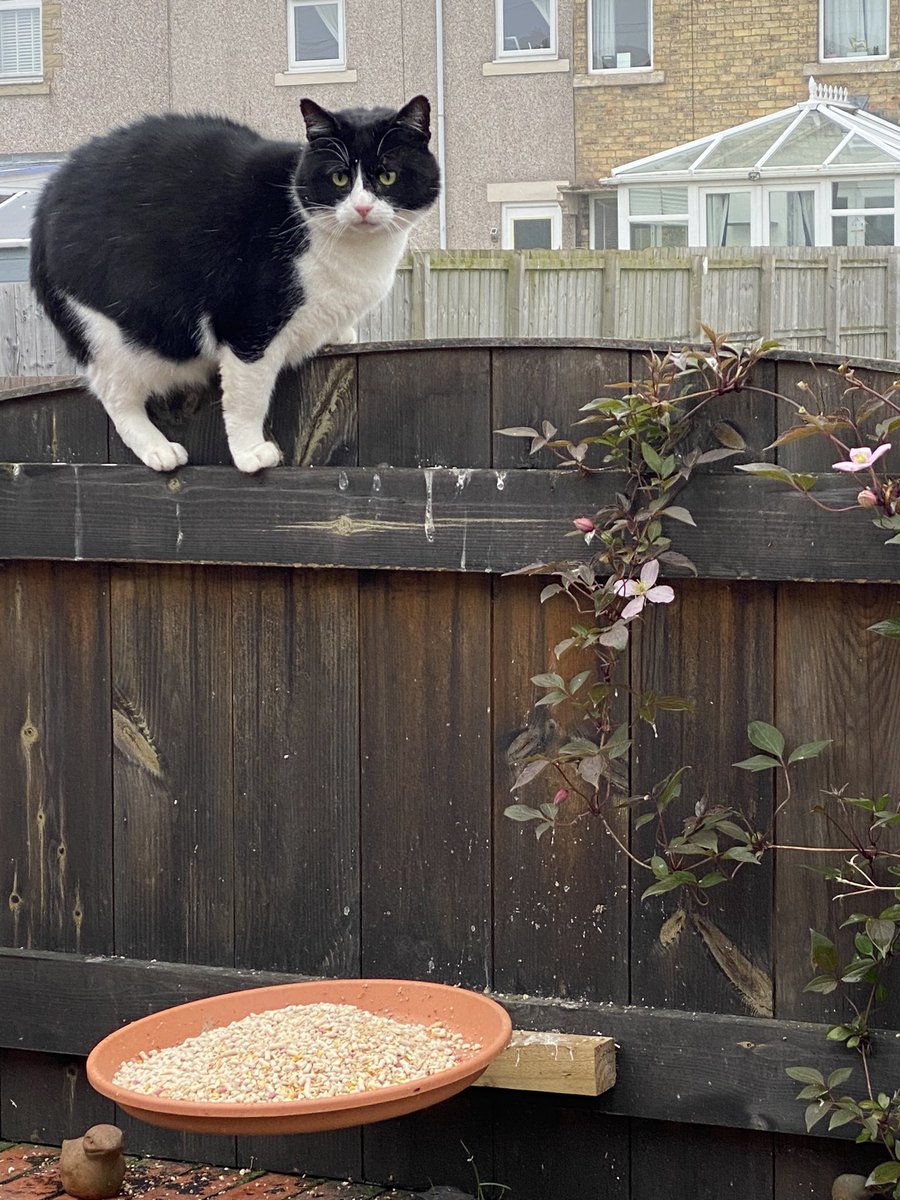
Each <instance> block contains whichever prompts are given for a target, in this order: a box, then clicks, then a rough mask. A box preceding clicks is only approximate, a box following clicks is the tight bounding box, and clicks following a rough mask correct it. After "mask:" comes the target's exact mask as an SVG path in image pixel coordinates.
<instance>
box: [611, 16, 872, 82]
mask: <svg viewBox="0 0 900 1200" xmlns="http://www.w3.org/2000/svg"><path fill="white" fill-rule="evenodd" d="M885 2H886V0H885ZM648 7H649V9H650V13H649V18H650V19H649V20H648V22H647V41H648V43H649V45H648V46H647V49H648V51H649V54H650V65H649V66H647V67H595V66H594V0H587V60H588V61H587V66H588V74H589V75H618V74H619V73H620V72H626V71H627V72H628V73H629V74H632V73H633V72H635V71H652V70H653V0H648Z"/></svg>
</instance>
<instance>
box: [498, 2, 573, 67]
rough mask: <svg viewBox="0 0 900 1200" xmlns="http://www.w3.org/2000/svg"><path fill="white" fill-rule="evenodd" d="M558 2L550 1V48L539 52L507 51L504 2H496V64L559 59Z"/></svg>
mask: <svg viewBox="0 0 900 1200" xmlns="http://www.w3.org/2000/svg"><path fill="white" fill-rule="evenodd" d="M556 4H557V0H550V46H549V47H548V48H543V49H538V50H507V49H506V37H505V35H504V32H503V0H494V18H495V24H496V34H495V41H496V46H495V55H496V56H495V58H494V62H510V61H512V62H516V61H519V62H523V61H524V62H533V61H534V60H535V59H547V58H557V57H558V54H559V49H558V45H557V33H556V30H557V15H556Z"/></svg>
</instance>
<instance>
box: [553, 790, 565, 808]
mask: <svg viewBox="0 0 900 1200" xmlns="http://www.w3.org/2000/svg"><path fill="white" fill-rule="evenodd" d="M568 798H569V789H568V788H560V789H559V791H558V792H557V793H556V795H555V796H554V797H553V803H554V804H555V805H556V806H557V808H558V807H559V806H560V804H562V803H564V802H565V801H566V800H568Z"/></svg>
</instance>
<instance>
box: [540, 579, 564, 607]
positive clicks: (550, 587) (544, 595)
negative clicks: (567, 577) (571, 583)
mask: <svg viewBox="0 0 900 1200" xmlns="http://www.w3.org/2000/svg"><path fill="white" fill-rule="evenodd" d="M562 590H563V589H562V586H561V584H558V583H548V584H547V586H546V587H545V588H544V590H543V591H542V592H541V604H543V603H544V601H545V600H549V599H550V597H551V596H555V595H556V593H557V592H561V591H562Z"/></svg>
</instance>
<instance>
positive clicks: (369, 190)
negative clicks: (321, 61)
mask: <svg viewBox="0 0 900 1200" xmlns="http://www.w3.org/2000/svg"><path fill="white" fill-rule="evenodd" d="M300 107H301V110H302V112H303V118H304V121H305V122H306V132H307V138H308V144H307V145H306V146H305V147H304V146H302V145H299V144H292V143H285V142H275V141H270V140H267V139H266V138H263V137H261V136H260V135H259V134H257V133H255V132H253V130H251V129H248V128H246V127H245V126H243V125H239V124H236V123H235V122H233V121H230V120H227V119H224V118H220V117H212V116H178V115H175V114H167V115H163V116H154V117H146V118H144V119H143V120H141V121H139V122H138V123H137V124H134V125H130V126H128V127H126V128H124V129H118V130H116V131H114V132H113V133H110V134H108V135H106V136H103V137H99V138H95V139H94V140H93V141H90V142H88V143H87V144H86V145H84V146H82V147H80V148H79V149H78V150H76V151H75V152H74V153H73V154H72V155H71V157H70V158H69V159H68V160H67V161H66V162H65V163H64V164H63V165H62V166H61V167H60V169H59V170H58V171H57V172H56V174H55V175H54V176H53V177H52V179H51V180H50V182H49V183H48V185H47V187H46V189H45V191H44V193H43V195H42V196H41V200H40V203H39V205H38V208H37V213H36V216H35V221H34V227H33V230H32V243H31V282H32V286H33V287H34V289H35V291H36V293H37V296H38V299H39V300H40V302H41V304H42V305H43V307H44V309H45V310H46V311H47V313H48V315H49V316H50V318H51V320H52V321H53V323H54V324H55V325H56V326H57V328H58V329H59V330H60V332H61V333H62V335H63V337H64V339H65V342H66V345H67V346H68V348H69V350H70V351H71V353H72V354H73V355H74V357H75V358H76V359H77V360H78V361H79V362H80V363H82V364H86V365H87V379H88V383H89V384H90V386H91V388H92V390H93V391H94V392H95V393H96V394H97V396H98V397H99V398H100V400H101V401H102V403H103V406H104V408H105V409H106V411H107V413H108V414H109V416H110V418H111V420H112V422H113V424H114V425H115V427H116V430H117V432H118V434H119V436H120V437H121V438H122V441H123V442H125V444H126V445H127V446H128V447H129V448H130V449H131V450H133V451H134V453H135V454H136V455H137V456H138V458H140V459H141V460H142V461H143V462H144V463H146V464H147V466H148V467H152V468H153V469H154V470H156V471H171V470H173V469H174V468H175V467H178V466H181V465H182V464H183V463H185V462H186V461H187V453H186V451H185V450H184V447H183V446H180V445H178V444H177V443H175V442H170V441H168V440H167V439H166V438H165V437H164V436H163V434H162V433H161V432H160V430H159V429H157V428H156V426H155V425H153V423H152V422H151V421H150V419H149V417H148V416H147V412H146V402H147V400H148V398H149V397H150V396H151V395H152V394H157V395H161V394H165V393H167V392H171V391H173V390H175V389H177V388H180V387H184V386H189V385H192V384H197V383H201V382H204V381H206V380H207V379H208V378H209V377H210V376H211V375H212V374H214V373H215V372H216V371H218V372H219V373H220V376H221V384H222V409H223V413H224V418H225V430H226V433H227V436H228V446H229V449H230V451H231V455H232V458H233V459H234V462H235V465H236V466H237V467H239V468H240V470H242V471H248V472H253V471H258V470H260V469H261V468H263V467H271V466H274V465H275V464H276V463H277V462H278V461H279V458H280V453H279V450H278V447H277V446H275V445H274V443H272V442H269V441H266V439H265V436H264V433H263V422H264V419H265V416H266V412H267V410H268V407H269V400H270V397H271V393H272V388H273V386H274V384H275V379H276V377H277V375H278V373H279V371H280V370H281V368H282V367H283V366H285V365H286V364H291V363H298V362H301V361H302V360H303V359H305V358H308V357H309V356H310V355H312V354H314V353H315V351H316V350H318V349H319V348H320V347H321V346H323V345H325V344H326V343H327V342H334V341H347V340H355V335H354V334H353V326H354V324H355V323H356V322H357V321H358V320H359V318H360V317H361V316H363V315H364V314H365V313H366V312H367V311H368V310H369V309H371V308H372V307H373V306H374V305H376V304H377V303H378V302H379V301H380V300H381V299H382V298H383V297H384V296H386V295H387V293H388V292H389V291H390V288H391V285H392V283H393V281H394V274H395V271H396V268H397V265H398V263H399V261H400V258H401V256H402V255H403V252H404V250H405V248H406V242H407V237H408V235H409V232H410V229H411V228H412V226H413V225H414V224H415V222H416V221H417V220H418V219H419V217H421V215H422V214H423V213H424V212H425V211H426V210H427V209H428V208H429V207H430V206H431V204H432V203H433V202H434V201H435V199H436V198H437V195H438V191H439V187H440V179H439V171H438V166H437V163H436V161H435V159H434V156H433V155H432V154H431V152H430V151H429V149H428V140H429V136H430V131H429V115H430V111H429V105H428V101H427V100H426V99H425V97H424V96H416V97H415V98H414V99H413V100H410V102H409V103H408V104H406V105H405V106H404V107H403V108H401V109H400V110H399V112H395V111H394V110H392V109H385V108H375V109H368V110H366V109H347V110H344V111H341V112H334V113H332V112H328V111H326V110H325V109H323V108H321V107H320V106H319V105H317V104H315V103H313V101H311V100H303V101H302V102H301V106H300Z"/></svg>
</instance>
